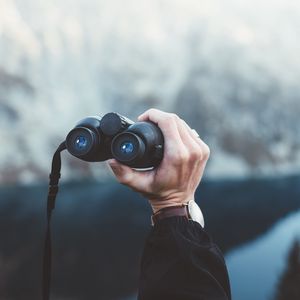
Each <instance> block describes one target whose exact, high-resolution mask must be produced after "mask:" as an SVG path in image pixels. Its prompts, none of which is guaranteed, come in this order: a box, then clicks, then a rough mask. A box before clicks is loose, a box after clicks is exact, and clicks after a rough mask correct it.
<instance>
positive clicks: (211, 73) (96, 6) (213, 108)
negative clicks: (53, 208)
mask: <svg viewBox="0 0 300 300" xmlns="http://www.w3.org/2000/svg"><path fill="white" fill-rule="evenodd" d="M299 35H300V4H299V3H298V2H296V1H288V2H286V1H283V0H276V1H271V0H260V1H258V0H254V1H251V3H250V2H246V3H245V2H244V1H238V0H229V1H226V2H224V1H219V0H210V1H208V0H207V1H204V0H185V1H180V0H152V1H146V0H128V1H126V5H125V3H124V1H121V0H110V1H104V0H73V1H67V0H65V1H58V0H52V1H38V0H0V124H1V126H0V136H1V141H2V148H1V150H0V174H1V175H0V183H13V182H22V183H29V182H33V181H36V180H46V178H47V176H48V175H47V174H48V172H49V167H50V160H51V156H52V154H53V152H54V151H55V149H56V147H57V145H58V144H59V142H61V141H62V140H63V139H64V138H65V136H66V134H67V133H68V131H69V130H70V129H71V128H72V127H73V126H74V124H75V123H76V121H77V120H79V119H81V118H82V117H85V116H87V115H95V114H104V113H106V112H109V111H118V112H120V113H122V114H124V115H127V116H129V117H131V118H132V119H135V118H136V117H137V115H138V114H139V113H141V112H142V111H143V110H145V109H147V108H149V107H157V108H161V109H164V110H168V111H174V112H177V113H178V114H180V115H181V116H182V117H183V118H185V119H186V120H187V121H188V122H189V123H190V124H191V126H192V127H194V128H195V129H197V130H198V132H199V133H200V135H201V136H202V137H203V139H204V140H205V141H206V142H207V143H208V144H209V145H210V147H211V150H212V155H211V160H210V163H209V165H208V173H207V175H208V176H211V177H216V176H221V177H224V176H225V177H227V176H260V175H267V174H272V175H276V174H282V173H291V172H299V170H300V126H299V122H298V116H299V115H300V86H299V82H298V81H299V78H300V76H299V75H300V56H299V53H300V39H299ZM63 170H64V174H63V176H64V178H65V179H70V178H79V177H87V176H98V177H99V178H101V176H106V174H107V170H106V169H105V168H100V167H99V165H98V164H88V163H84V162H80V161H79V160H77V159H74V158H72V157H71V156H70V155H64V167H63Z"/></svg>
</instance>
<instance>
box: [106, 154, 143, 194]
mask: <svg viewBox="0 0 300 300" xmlns="http://www.w3.org/2000/svg"><path fill="white" fill-rule="evenodd" d="M107 162H108V165H109V166H110V168H111V170H112V171H113V173H114V175H115V176H116V178H117V180H118V181H119V182H120V183H122V184H125V185H127V186H129V187H131V188H133V189H135V190H137V191H139V190H143V188H144V187H145V186H147V185H148V181H147V177H146V175H145V174H143V172H138V171H136V170H133V169H131V168H130V167H128V166H126V165H123V164H121V163H119V162H118V161H116V160H115V159H110V160H108V161H107Z"/></svg>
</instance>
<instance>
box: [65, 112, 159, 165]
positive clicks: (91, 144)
mask: <svg viewBox="0 0 300 300" xmlns="http://www.w3.org/2000/svg"><path fill="white" fill-rule="evenodd" d="M66 147H67V150H68V151H69V152H70V153H71V154H72V155H73V156H75V157H77V158H79V159H82V160H84V161H90V162H93V161H104V160H107V159H109V158H115V159H116V160H118V161H119V162H121V163H123V164H125V165H128V166H130V167H132V168H150V167H156V166H158V165H159V163H160V162H161V160H162V158H163V148H164V138H163V134H162V132H161V130H160V129H159V127H158V126H157V125H155V124H154V123H152V122H136V123H134V122H133V121H131V120H130V119H128V118H126V117H124V116H122V115H119V114H117V113H108V114H106V115H104V116H103V118H101V117H98V116H95V117H87V118H85V119H83V120H81V121H79V122H78V123H77V124H76V126H75V128H73V129H72V130H71V131H70V132H69V134H68V135H67V138H66Z"/></svg>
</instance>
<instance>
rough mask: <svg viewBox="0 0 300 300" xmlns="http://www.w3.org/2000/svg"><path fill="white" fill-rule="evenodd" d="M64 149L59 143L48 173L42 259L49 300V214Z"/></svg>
mask: <svg viewBox="0 0 300 300" xmlns="http://www.w3.org/2000/svg"><path fill="white" fill-rule="evenodd" d="M65 149H66V145H65V142H63V143H61V144H60V145H59V147H58V148H57V150H56V151H55V153H54V155H53V158H52V168H51V173H50V176H49V177H50V182H49V191H48V199H47V229H46V238H45V246H44V247H45V248H44V260H43V300H49V297H50V282H51V227H50V223H51V215H52V210H53V209H54V207H55V199H56V195H57V192H58V182H59V179H60V169H61V158H60V153H61V152H62V151H63V150H65Z"/></svg>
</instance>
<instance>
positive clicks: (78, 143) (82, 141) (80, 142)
mask: <svg viewBox="0 0 300 300" xmlns="http://www.w3.org/2000/svg"><path fill="white" fill-rule="evenodd" d="M87 144H88V140H87V138H86V137H84V136H78V137H76V139H75V147H76V149H77V150H82V149H84V148H85V147H86V146H87Z"/></svg>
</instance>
